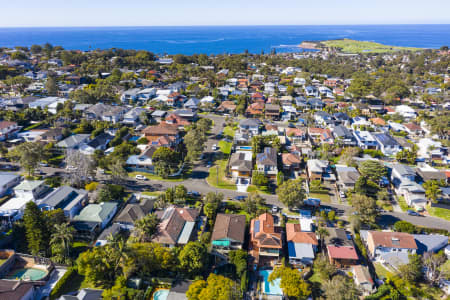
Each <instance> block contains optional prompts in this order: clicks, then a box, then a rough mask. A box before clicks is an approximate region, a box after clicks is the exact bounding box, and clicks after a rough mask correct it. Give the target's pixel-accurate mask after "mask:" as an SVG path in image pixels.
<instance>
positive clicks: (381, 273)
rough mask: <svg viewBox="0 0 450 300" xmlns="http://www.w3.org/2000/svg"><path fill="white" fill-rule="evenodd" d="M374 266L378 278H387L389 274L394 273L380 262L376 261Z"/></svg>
mask: <svg viewBox="0 0 450 300" xmlns="http://www.w3.org/2000/svg"><path fill="white" fill-rule="evenodd" d="M373 266H374V267H375V272H376V273H377V276H378V278H387V277H388V276H389V275H392V272H390V271H389V270H388V269H386V268H385V267H384V266H383V265H382V264H381V263H379V262H376V263H374V264H373Z"/></svg>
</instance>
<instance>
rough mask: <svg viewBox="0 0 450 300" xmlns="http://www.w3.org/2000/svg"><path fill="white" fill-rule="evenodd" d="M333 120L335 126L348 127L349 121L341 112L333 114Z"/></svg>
mask: <svg viewBox="0 0 450 300" xmlns="http://www.w3.org/2000/svg"><path fill="white" fill-rule="evenodd" d="M333 119H334V123H335V124H336V125H344V126H349V125H350V121H351V119H350V117H349V116H348V115H347V114H346V113H343V112H337V113H334V114H333Z"/></svg>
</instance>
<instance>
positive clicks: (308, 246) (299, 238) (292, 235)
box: [286, 223, 319, 266]
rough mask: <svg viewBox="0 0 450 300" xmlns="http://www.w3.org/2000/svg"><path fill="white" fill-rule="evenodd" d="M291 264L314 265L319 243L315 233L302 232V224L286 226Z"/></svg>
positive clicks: (288, 224)
mask: <svg viewBox="0 0 450 300" xmlns="http://www.w3.org/2000/svg"><path fill="white" fill-rule="evenodd" d="M286 241H287V244H288V253H289V263H290V264H291V265H294V266H295V265H302V266H303V265H306V266H309V265H312V263H313V260H314V257H315V253H316V252H317V247H318V245H319V243H318V242H317V237H316V234H315V233H313V232H304V231H301V227H300V224H294V223H287V224H286Z"/></svg>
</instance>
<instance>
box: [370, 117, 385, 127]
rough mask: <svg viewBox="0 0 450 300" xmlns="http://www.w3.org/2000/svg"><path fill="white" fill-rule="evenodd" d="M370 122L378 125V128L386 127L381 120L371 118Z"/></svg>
mask: <svg viewBox="0 0 450 300" xmlns="http://www.w3.org/2000/svg"><path fill="white" fill-rule="evenodd" d="M370 121H371V122H372V123H373V124H375V125H379V126H385V125H386V121H385V120H383V119H382V118H372V119H370Z"/></svg>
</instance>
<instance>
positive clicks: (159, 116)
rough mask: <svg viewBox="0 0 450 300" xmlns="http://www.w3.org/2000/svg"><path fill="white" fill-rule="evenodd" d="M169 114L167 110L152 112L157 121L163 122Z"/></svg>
mask: <svg viewBox="0 0 450 300" xmlns="http://www.w3.org/2000/svg"><path fill="white" fill-rule="evenodd" d="M166 115H167V111H165V110H155V111H154V112H153V113H152V118H153V119H154V120H155V121H156V122H161V121H162V120H163V119H164V118H165V117H166Z"/></svg>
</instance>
